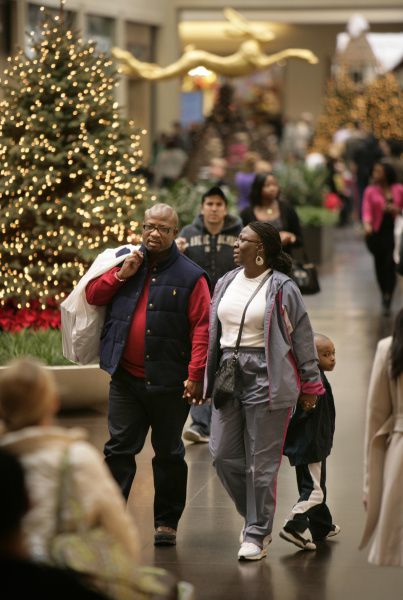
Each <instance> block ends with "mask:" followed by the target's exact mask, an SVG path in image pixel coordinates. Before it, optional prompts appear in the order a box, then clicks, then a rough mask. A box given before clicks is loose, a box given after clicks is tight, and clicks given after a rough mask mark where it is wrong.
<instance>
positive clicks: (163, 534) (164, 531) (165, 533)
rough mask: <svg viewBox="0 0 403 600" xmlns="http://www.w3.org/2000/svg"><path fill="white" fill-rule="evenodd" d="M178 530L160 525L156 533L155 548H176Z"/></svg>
mask: <svg viewBox="0 0 403 600" xmlns="http://www.w3.org/2000/svg"><path fill="white" fill-rule="evenodd" d="M175 544H176V530H175V529H173V528H172V527H166V526H165V525H160V526H159V527H157V529H156V530H155V533H154V546H175Z"/></svg>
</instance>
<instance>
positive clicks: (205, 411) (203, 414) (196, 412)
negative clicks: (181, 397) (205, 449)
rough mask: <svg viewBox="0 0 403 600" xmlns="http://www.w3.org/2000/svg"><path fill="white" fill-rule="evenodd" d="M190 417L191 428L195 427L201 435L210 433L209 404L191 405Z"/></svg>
mask: <svg viewBox="0 0 403 600" xmlns="http://www.w3.org/2000/svg"><path fill="white" fill-rule="evenodd" d="M190 416H191V417H192V424H191V428H192V429H196V431H198V432H199V433H201V434H202V435H207V436H209V435H210V423H211V405H210V404H202V405H201V406H192V408H191V409H190Z"/></svg>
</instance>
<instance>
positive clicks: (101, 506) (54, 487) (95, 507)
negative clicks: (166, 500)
mask: <svg viewBox="0 0 403 600" xmlns="http://www.w3.org/2000/svg"><path fill="white" fill-rule="evenodd" d="M84 438H85V433H84V431H83V430H81V429H78V428H77V429H65V428H62V427H26V428H25V429H21V430H19V431H12V432H9V433H6V434H4V435H3V436H1V437H0V447H1V448H3V449H4V450H7V451H8V452H10V453H12V454H14V455H16V456H17V457H18V458H19V459H20V461H21V463H22V465H23V467H24V471H25V474H26V482H27V489H28V493H29V497H30V501H31V504H32V508H31V509H30V511H29V512H28V514H27V515H26V517H25V519H24V522H23V527H24V533H25V535H26V539H27V542H28V549H29V553H30V556H31V557H32V558H33V559H34V560H40V561H44V562H48V561H49V560H50V559H49V556H48V544H49V540H50V539H51V538H52V536H53V534H54V532H55V525H56V523H55V518H56V506H57V493H58V487H59V481H60V467H61V464H62V457H63V455H64V451H65V448H66V447H67V446H68V448H69V454H68V458H69V461H70V463H71V464H72V466H73V469H72V472H73V482H74V490H75V493H76V494H77V496H78V498H79V500H80V504H81V506H82V512H83V518H84V520H85V525H87V526H88V527H91V526H93V525H103V526H104V527H105V529H106V530H107V531H109V532H110V534H111V535H112V536H113V537H114V538H115V539H117V540H118V541H120V542H121V543H122V544H123V546H124V547H125V548H126V552H127V554H128V556H130V557H131V558H132V559H133V564H136V563H137V562H138V558H139V536H138V532H137V528H136V526H135V524H134V522H133V520H132V519H131V517H130V516H129V514H128V513H127V511H126V506H125V502H124V500H123V497H122V494H121V492H120V490H119V488H118V486H117V484H116V483H115V481H114V479H113V478H112V476H111V474H110V472H109V469H108V468H107V467H106V465H105V463H104V461H103V458H102V456H101V455H100V453H99V452H98V451H97V450H96V449H95V448H94V447H93V446H91V444H89V443H88V442H87V441H85V439H84Z"/></svg>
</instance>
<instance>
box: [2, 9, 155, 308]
mask: <svg viewBox="0 0 403 600" xmlns="http://www.w3.org/2000/svg"><path fill="white" fill-rule="evenodd" d="M30 54H31V53H30ZM1 85H2V88H3V92H4V93H3V100H2V101H1V102H0V234H1V239H2V243H1V247H0V278H1V282H2V285H1V289H0V304H1V306H2V307H3V314H4V311H6V310H7V311H10V307H11V308H12V309H13V310H14V311H16V312H18V310H20V309H22V310H26V309H27V308H28V309H31V310H33V307H36V309H38V308H40V309H42V310H45V309H47V308H49V306H57V304H58V303H59V302H60V301H61V300H63V298H64V297H65V296H66V295H67V294H68V293H69V292H70V291H71V289H72V287H73V286H74V284H75V283H76V282H77V280H78V279H79V278H80V277H81V276H82V275H83V273H84V271H85V270H86V268H87V266H88V264H89V263H90V262H91V261H92V260H93V259H94V258H95V256H96V255H97V254H98V253H99V252H100V251H101V250H102V249H103V248H105V247H114V246H117V245H120V244H123V243H125V242H126V241H127V239H128V238H129V237H130V235H131V233H132V232H133V231H135V230H136V228H137V226H138V215H139V214H140V213H139V205H140V204H141V202H142V199H143V195H144V193H145V192H146V188H145V183H144V181H143V180H142V179H141V178H140V177H136V171H137V169H138V167H139V166H140V159H141V150H140V137H141V134H140V132H139V131H137V130H136V129H135V128H134V125H133V124H132V123H131V122H127V121H126V120H125V119H123V118H122V117H121V114H120V112H119V107H118V105H117V103H116V101H115V98H114V88H115V86H116V85H117V71H116V69H115V68H114V66H113V64H112V62H111V60H110V59H109V58H108V57H106V56H104V55H101V54H98V53H97V50H96V46H95V44H94V43H92V42H88V43H87V42H84V41H83V40H81V39H80V37H79V35H78V34H77V33H74V32H72V31H69V30H68V29H67V27H66V26H65V24H64V17H63V3H62V8H61V11H60V15H58V16H56V17H51V16H50V15H48V14H46V13H44V17H43V24H42V27H41V32H40V35H38V36H36V38H34V39H33V53H32V57H31V58H30V57H28V56H27V55H26V54H24V53H23V52H22V51H21V52H19V53H18V54H17V55H16V56H15V57H13V58H10V59H9V65H8V68H7V70H6V71H5V73H4V77H3V78H2V81H1ZM0 310H1V309H0Z"/></svg>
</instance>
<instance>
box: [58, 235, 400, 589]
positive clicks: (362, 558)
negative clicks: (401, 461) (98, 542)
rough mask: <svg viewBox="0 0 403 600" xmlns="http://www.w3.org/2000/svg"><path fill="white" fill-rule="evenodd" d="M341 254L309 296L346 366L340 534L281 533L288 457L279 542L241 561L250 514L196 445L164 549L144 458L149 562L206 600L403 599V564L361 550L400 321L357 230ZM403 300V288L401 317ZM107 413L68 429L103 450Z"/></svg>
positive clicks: (331, 487) (335, 492)
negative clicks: (380, 344)
mask: <svg viewBox="0 0 403 600" xmlns="http://www.w3.org/2000/svg"><path fill="white" fill-rule="evenodd" d="M335 238H336V239H335V255H334V261H333V263H332V264H331V265H327V266H326V267H324V268H323V269H322V273H321V285H322V292H321V293H320V294H318V295H317V296H313V297H306V305H307V307H308V310H309V314H310V317H311V321H312V324H313V327H314V329H315V331H318V332H321V333H324V334H326V335H327V336H329V337H331V338H332V340H333V341H334V343H335V346H336V356H337V365H336V368H335V371H334V372H333V373H331V374H329V380H330V382H331V384H332V387H333V392H334V397H335V401H336V411H337V417H336V435H335V441H334V449H333V452H332V455H331V456H330V458H329V460H328V463H327V464H328V504H329V506H330V508H331V511H332V513H333V516H334V521H335V522H336V523H338V524H339V525H340V526H341V530H342V531H341V533H340V535H339V536H338V537H337V538H335V539H334V540H333V541H331V542H328V543H327V544H323V545H321V546H320V547H319V548H318V550H317V552H303V551H298V550H297V548H295V547H294V546H292V545H290V544H287V543H286V542H285V541H283V540H282V539H280V538H279V536H278V532H279V530H280V528H281V526H282V522H283V520H284V518H285V517H286V515H287V513H288V511H289V509H290V508H291V506H292V505H293V503H294V502H295V501H296V498H297V493H296V483H295V476H294V472H293V470H292V469H291V468H290V467H289V465H288V460H287V459H285V460H284V461H283V463H282V466H281V470H280V476H279V481H278V503H277V512H276V517H275V523H274V531H273V542H272V544H271V546H270V548H269V553H268V556H267V558H265V559H263V560H261V561H259V562H256V563H239V562H238V561H237V558H236V556H237V551H238V547H239V545H238V537H239V532H240V529H241V518H240V517H239V515H237V514H236V512H235V509H234V508H233V505H232V502H231V501H230V500H229V498H228V497H227V494H226V493H225V491H224V489H223V488H222V486H221V484H220V482H219V481H218V479H217V477H216V475H215V472H214V469H213V467H212V466H211V460H210V456H209V452H208V448H207V445H203V444H201V445H191V444H190V445H188V446H187V461H188V464H189V485H188V504H187V508H186V510H185V513H184V516H183V518H182V521H181V524H180V529H179V533H178V541H177V546H176V548H158V549H157V548H154V546H153V525H152V496H153V485H152V475H151V461H150V459H151V456H152V450H151V448H150V445H149V443H148V444H147V447H146V448H145V449H144V451H143V454H142V455H141V456H140V458H139V460H138V474H137V477H136V481H135V486H134V489H133V491H132V495H131V497H130V501H129V508H130V511H131V512H132V513H133V515H134V516H135V518H136V521H137V524H138V527H139V530H140V533H141V536H142V542H143V554H142V561H143V563H144V564H155V565H159V566H162V567H166V568H167V569H170V570H171V571H172V572H174V573H176V574H178V576H179V577H180V578H182V579H186V580H188V581H190V582H192V583H193V584H194V585H195V587H196V592H197V594H196V598H197V600H207V599H209V600H218V599H220V600H227V599H228V600H240V599H247V600H255V599H256V600H257V599H259V600H271V599H274V600H350V599H354V600H361V599H362V600H381V599H383V598H385V600H386V599H387V600H401V599H402V597H403V570H402V569H399V568H377V567H373V566H371V565H369V564H368V563H367V559H366V557H367V553H366V552H359V551H358V549H357V548H358V543H359V540H360V535H361V532H362V529H363V523H364V511H363V506H362V501H361V487H362V456H363V435H364V414H365V401H366V391H367V385H368V378H369V373H370V368H371V363H372V359H373V355H374V350H375V346H376V342H377V340H378V339H379V338H380V337H384V336H385V335H388V334H389V333H390V331H391V324H392V320H391V319H389V318H384V317H381V313H380V298H379V293H378V290H377V288H376V285H375V281H374V274H373V269H372V264H371V257H370V256H369V254H368V253H367V251H366V249H365V246H364V244H363V242H362V239H361V236H360V234H359V233H358V232H357V231H356V230H355V229H353V228H350V229H339V230H337V231H336V233H335ZM401 306H403V296H402V290H401V289H398V290H397V293H396V296H395V299H394V304H393V313H394V314H395V313H396V311H397V310H398V309H399V308H400V307H401ZM105 414H106V409H105V410H104V411H102V410H100V411H99V412H91V413H89V412H86V413H84V414H78V413H75V414H74V415H71V414H66V415H63V416H62V417H61V419H60V421H61V423H62V424H64V425H68V426H69V425H79V424H80V425H83V426H85V427H88V428H89V431H90V437H91V440H92V441H93V442H94V443H95V444H96V445H97V447H99V448H100V449H102V446H103V443H104V441H105V439H106V435H107V432H106V416H105Z"/></svg>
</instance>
